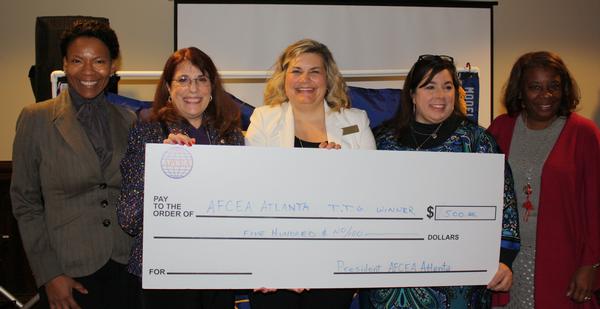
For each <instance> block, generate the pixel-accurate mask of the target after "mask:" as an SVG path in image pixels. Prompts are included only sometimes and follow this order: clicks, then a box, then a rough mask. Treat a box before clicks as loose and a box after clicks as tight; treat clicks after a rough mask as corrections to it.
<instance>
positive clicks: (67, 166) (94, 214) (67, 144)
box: [10, 91, 135, 286]
mask: <svg viewBox="0 0 600 309" xmlns="http://www.w3.org/2000/svg"><path fill="white" fill-rule="evenodd" d="M75 113H76V110H75V108H74V106H73V104H72V103H71V98H70V96H69V92H68V91H63V92H62V93H61V94H60V95H59V96H58V97H57V98H55V99H51V100H48V101H46V102H43V103H39V104H32V105H29V106H27V107H25V108H24V109H23V110H22V111H21V115H20V116H19V119H18V121H17V131H16V135H15V141H14V145H13V174H12V182H11V188H10V194H11V200H12V207H13V213H14V215H15V217H16V219H17V221H18V223H19V229H20V232H21V237H22V239H23V246H24V247H25V252H26V253H27V257H28V259H29V264H30V266H31V269H32V271H33V274H34V276H35V279H36V282H37V284H38V286H42V285H43V284H45V283H46V282H48V281H49V280H51V279H52V278H54V277H56V276H58V275H60V274H65V275H68V276H71V277H81V276H86V275H90V274H92V273H94V272H95V271H97V270H98V269H100V268H101V267H102V266H103V265H104V264H106V262H108V260H109V259H113V260H115V261H117V262H120V263H123V264H126V263H127V260H128V257H129V250H130V247H131V241H132V239H131V237H130V236H128V235H127V234H126V233H125V232H123V231H122V230H121V228H120V227H119V224H118V222H117V215H116V204H117V199H118V198H119V194H120V186H121V173H120V171H119V163H120V162H121V159H122V157H123V154H124V153H125V149H126V148H127V133H128V131H129V128H130V127H131V125H132V124H133V121H134V120H135V115H134V114H133V113H132V112H130V111H128V110H126V109H124V108H121V107H117V106H115V105H112V104H109V108H108V117H109V126H110V133H111V139H112V143H113V155H112V161H111V162H110V164H109V166H108V168H107V169H106V170H101V167H100V161H99V159H98V156H97V155H96V152H95V151H94V148H93V147H92V144H91V142H90V141H89V139H88V137H87V134H86V133H85V131H84V129H83V127H82V126H81V125H80V123H79V120H77V116H76V114H75Z"/></svg>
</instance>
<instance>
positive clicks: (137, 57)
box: [0, 0, 174, 161]
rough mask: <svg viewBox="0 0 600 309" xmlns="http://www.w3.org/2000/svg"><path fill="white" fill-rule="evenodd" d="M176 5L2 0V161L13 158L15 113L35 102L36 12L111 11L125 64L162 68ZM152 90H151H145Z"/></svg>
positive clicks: (139, 0) (163, 0)
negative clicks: (30, 73) (32, 68)
mask: <svg viewBox="0 0 600 309" xmlns="http://www.w3.org/2000/svg"><path fill="white" fill-rule="evenodd" d="M173 6H174V5H173V2H172V1H168V0H126V1H122V0H95V1H89V0H59V1H54V0H53V1H47V0H2V1H0V12H2V13H1V14H2V16H1V17H0V42H2V44H1V45H0V63H1V64H2V66H1V69H0V72H1V73H2V74H1V76H0V93H2V100H1V103H0V104H2V105H1V107H0V110H1V111H2V112H1V113H0V145H2V146H1V147H0V161H3V160H12V142H13V138H14V132H15V123H16V120H17V117H18V115H19V112H20V111H21V109H22V108H23V107H24V106H25V105H27V104H30V103H33V102H35V98H34V96H33V92H32V90H31V85H30V83H29V78H28V77H27V74H28V71H29V67H30V66H31V65H33V64H34V62H35V49H34V46H35V18H36V17H37V16H54V15H57V16H62V15H88V16H101V17H107V18H108V19H109V20H110V24H111V26H112V28H113V29H115V31H116V32H117V35H118V37H119V43H120V44H121V52H122V60H123V61H122V65H121V69H123V70H162V66H163V65H164V62H165V60H166V59H167V57H168V56H169V55H170V54H171V52H172V51H173V46H174V45H173ZM151 96H152V91H150V93H149V94H148V93H144V97H145V98H148V99H149V98H151Z"/></svg>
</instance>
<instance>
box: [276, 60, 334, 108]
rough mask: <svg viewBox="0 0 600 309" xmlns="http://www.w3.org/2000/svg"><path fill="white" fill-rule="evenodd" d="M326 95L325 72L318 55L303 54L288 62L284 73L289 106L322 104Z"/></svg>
mask: <svg viewBox="0 0 600 309" xmlns="http://www.w3.org/2000/svg"><path fill="white" fill-rule="evenodd" d="M326 93H327V72H326V71H325V65H324V64H323V58H322V57H321V56H320V55H318V54H314V53H305V54H301V55H300V56H298V57H296V58H295V59H293V60H292V61H290V63H289V65H288V68H287V71H286V73H285V95H286V96H287V97H288V100H289V101H290V104H292V105H297V106H298V105H317V104H323V100H324V99H325V94H326Z"/></svg>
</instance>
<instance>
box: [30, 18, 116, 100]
mask: <svg viewBox="0 0 600 309" xmlns="http://www.w3.org/2000/svg"><path fill="white" fill-rule="evenodd" d="M78 20H97V21H98V22H101V23H105V24H107V25H108V24H109V22H108V19H107V18H104V17H92V16H39V17H37V18H36V22H35V65H33V66H31V68H30V69H29V80H30V82H31V88H32V90H33V95H34V96H35V100H36V102H40V101H44V100H48V99H50V98H52V93H51V85H50V73H52V71H54V70H62V68H63V59H62V55H61V52H60V38H61V36H62V34H63V32H64V31H65V30H66V29H68V28H69V27H71V25H72V24H73V23H74V22H75V21H78ZM113 86H116V85H113Z"/></svg>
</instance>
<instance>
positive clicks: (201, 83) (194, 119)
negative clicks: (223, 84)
mask: <svg viewBox="0 0 600 309" xmlns="http://www.w3.org/2000/svg"><path fill="white" fill-rule="evenodd" d="M211 91H212V86H211V83H210V79H209V77H208V76H206V75H204V73H203V72H202V71H200V69H198V68H197V67H196V66H194V65H193V64H192V63H191V62H189V61H187V60H186V61H183V62H181V63H180V64H178V65H177V67H176V68H175V73H174V74H173V81H172V82H171V85H170V87H169V94H170V95H171V99H172V100H173V105H174V106H175V108H176V109H177V112H178V113H179V114H180V115H181V116H182V117H183V118H185V119H187V121H189V122H190V124H191V125H193V126H194V127H196V128H198V127H200V125H201V124H202V113H203V112H204V110H206V107H208V104H209V103H210V101H211V95H210V94H211Z"/></svg>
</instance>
